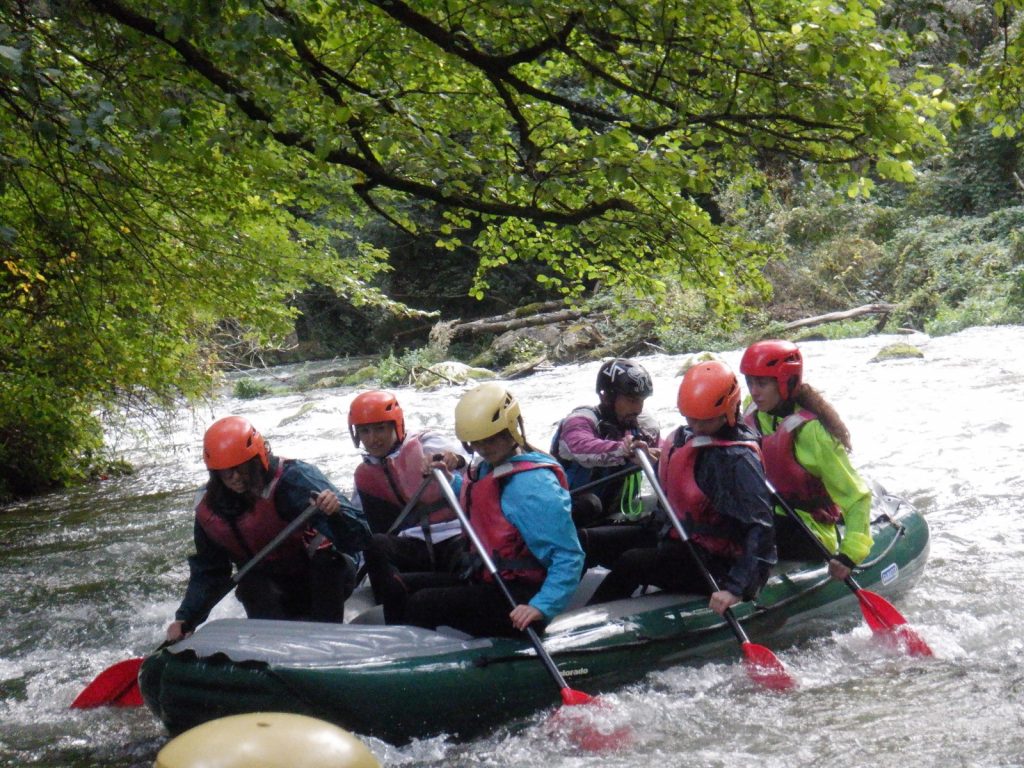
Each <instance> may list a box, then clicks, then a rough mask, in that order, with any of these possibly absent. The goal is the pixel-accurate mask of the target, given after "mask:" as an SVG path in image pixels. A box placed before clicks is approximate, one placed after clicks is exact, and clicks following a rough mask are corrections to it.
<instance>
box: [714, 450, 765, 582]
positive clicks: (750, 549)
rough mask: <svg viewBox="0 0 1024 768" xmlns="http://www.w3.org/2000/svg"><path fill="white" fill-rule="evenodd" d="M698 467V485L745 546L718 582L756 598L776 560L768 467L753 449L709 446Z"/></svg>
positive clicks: (742, 546) (732, 532)
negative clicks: (766, 474)
mask: <svg viewBox="0 0 1024 768" xmlns="http://www.w3.org/2000/svg"><path fill="white" fill-rule="evenodd" d="M705 456H706V460H704V461H701V462H700V463H699V464H698V467H697V477H696V479H697V485H698V486H699V487H700V489H701V490H702V491H704V493H705V494H706V495H707V496H708V498H709V499H710V500H711V504H712V506H714V508H715V509H716V510H717V511H718V512H719V514H721V515H723V516H724V517H725V518H726V519H727V528H728V529H729V530H730V532H731V534H730V535H731V538H732V539H733V540H734V541H736V542H737V543H739V544H740V546H741V548H742V552H741V554H740V556H739V557H738V558H737V559H736V561H735V562H734V563H733V564H732V566H731V567H730V568H729V572H728V574H727V576H726V577H725V578H724V579H722V580H721V582H720V583H719V585H718V586H719V587H721V588H722V589H727V590H729V591H730V592H732V593H733V594H734V595H739V596H741V597H743V599H744V600H750V599H752V598H753V597H754V596H755V595H756V594H757V592H758V590H760V589H761V587H762V586H763V585H764V582H765V581H766V580H767V578H768V571H769V569H770V568H771V567H772V566H773V565H774V564H775V563H776V562H777V559H778V558H777V555H776V551H775V528H774V524H773V518H772V515H773V514H774V510H773V508H772V503H771V498H770V496H769V495H768V489H767V488H766V486H765V478H764V469H763V468H762V466H761V462H760V460H759V459H758V458H757V456H756V454H754V452H753V451H751V450H749V449H747V448H741V447H730V448H725V449H713V450H709V451H706V452H705Z"/></svg>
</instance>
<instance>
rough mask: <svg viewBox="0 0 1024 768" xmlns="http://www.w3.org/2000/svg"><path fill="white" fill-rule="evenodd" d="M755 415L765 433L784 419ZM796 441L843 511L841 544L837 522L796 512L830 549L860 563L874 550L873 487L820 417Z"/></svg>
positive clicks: (801, 458)
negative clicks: (816, 518) (872, 535)
mask: <svg viewBox="0 0 1024 768" xmlns="http://www.w3.org/2000/svg"><path fill="white" fill-rule="evenodd" d="M755 417H756V419H757V424H758V427H759V428H760V431H761V433H762V434H764V435H771V434H774V433H775V430H776V428H777V427H778V425H779V424H780V423H781V421H782V417H779V416H773V415H771V414H770V413H762V412H760V411H755ZM793 445H794V449H795V450H794V453H795V455H796V460H797V461H798V462H799V463H800V465H801V466H802V467H803V468H804V469H806V470H807V471H808V472H810V473H811V474H812V475H814V476H815V477H817V478H818V479H819V480H821V482H822V483H823V484H824V486H825V490H826V491H828V495H829V496H830V497H831V498H832V501H834V502H835V503H836V506H838V507H839V509H840V510H841V511H842V513H843V523H844V528H845V531H844V535H843V541H842V544H841V545H840V544H839V537H838V533H837V531H836V526H834V525H830V524H829V523H821V522H818V521H817V520H815V519H814V518H813V517H811V516H810V514H808V513H807V512H804V511H803V510H802V509H798V510H797V514H799V515H800V518H801V519H802V520H803V521H804V522H805V523H807V526H808V527H809V528H810V529H811V530H812V531H814V534H815V535H816V536H817V537H818V539H819V541H821V543H822V544H824V545H825V546H826V547H828V549H829V551H830V552H836V551H837V546H838V552H837V554H840V555H846V557H848V558H849V559H850V561H851V562H853V563H855V564H856V563H860V562H861V561H862V560H863V559H864V558H865V557H867V556H868V553H869V552H870V551H871V544H872V538H871V490H870V489H869V488H868V486H867V483H865V482H864V480H863V479H862V478H861V476H860V475H858V474H857V471H856V470H855V469H854V468H853V466H852V465H851V464H850V457H849V455H848V454H847V453H846V449H845V448H843V446H842V445H840V444H839V442H838V441H837V440H836V439H835V438H834V437H832V435H830V434H829V433H828V432H827V431H825V427H824V426H822V424H821V422H820V421H817V420H815V421H809V422H807V423H806V424H804V425H803V426H802V427H800V429H799V430H798V431H797V433H796V437H795V439H794V441H793ZM775 513H776V514H778V515H784V514H786V513H785V510H783V509H782V508H781V507H776V508H775Z"/></svg>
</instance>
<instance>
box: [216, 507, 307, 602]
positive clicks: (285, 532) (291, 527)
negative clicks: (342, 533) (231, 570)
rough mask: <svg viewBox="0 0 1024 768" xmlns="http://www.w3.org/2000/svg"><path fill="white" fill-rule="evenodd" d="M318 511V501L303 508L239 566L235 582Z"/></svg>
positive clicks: (233, 578)
mask: <svg viewBox="0 0 1024 768" xmlns="http://www.w3.org/2000/svg"><path fill="white" fill-rule="evenodd" d="M316 511H317V507H316V503H312V504H310V505H309V506H308V507H306V508H305V509H304V510H302V512H301V513H300V514H299V516H298V517H296V518H295V519H294V520H292V521H291V522H290V523H288V525H286V526H285V527H284V528H282V529H281V532H280V533H279V534H277V536H275V537H274V538H272V539H271V540H270V541H269V542H268V543H267V545H266V546H265V547H263V549H261V550H260V551H259V552H257V553H256V554H255V555H253V558H252V560H250V561H249V562H247V563H246V564H245V565H243V566H242V567H241V568H239V569H238V571H237V572H236V573H235V575H234V576H232V577H231V580H232V581H233V582H234V583H235V584H237V583H238V582H240V581H241V580H242V579H243V578H245V574H247V573H248V572H249V571H251V570H252V569H253V568H255V567H256V566H257V565H259V564H260V563H261V562H262V561H263V558H265V557H266V556H267V555H269V554H270V553H271V552H273V551H274V550H275V549H277V548H278V547H279V546H281V542H282V541H284V540H285V539H287V538H288V537H289V536H291V535H292V534H293V533H295V531H296V530H298V529H299V528H300V527H302V526H303V525H304V524H305V523H306V521H307V520H309V518H311V517H312V516H313V515H314V514H316Z"/></svg>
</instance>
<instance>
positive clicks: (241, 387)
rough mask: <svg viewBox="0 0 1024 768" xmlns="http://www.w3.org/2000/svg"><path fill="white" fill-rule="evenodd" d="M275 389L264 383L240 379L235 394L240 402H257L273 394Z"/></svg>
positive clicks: (235, 387) (236, 383)
mask: <svg viewBox="0 0 1024 768" xmlns="http://www.w3.org/2000/svg"><path fill="white" fill-rule="evenodd" d="M274 391H275V389H274V388H273V387H271V386H270V385H269V384H267V383H266V382H263V381H256V380H255V379H239V380H238V381H236V382H235V386H234V389H233V394H234V396H235V397H237V398H239V399H240V400H256V399H258V398H261V397H266V396H268V395H271V394H273V393H274Z"/></svg>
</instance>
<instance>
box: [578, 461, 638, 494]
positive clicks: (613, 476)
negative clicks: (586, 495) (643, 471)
mask: <svg viewBox="0 0 1024 768" xmlns="http://www.w3.org/2000/svg"><path fill="white" fill-rule="evenodd" d="M639 471H640V467H637V466H635V465H634V466H631V467H624V468H623V469H619V470H616V471H615V472H612V473H611V474H610V475H605V476H604V477H599V478H597V480H591V481H590V482H589V483H584V484H583V485H581V486H579V487H578V488H573V489H572V490H571V491H569V494H570V495H571V496H576V495H577V494H580V493H583V492H584V491H589V490H590V489H591V488H596V487H597V486H599V485H604V484H605V483H607V482H611V481H612V480H618V479H619V478H620V477H625V476H626V475H631V474H633V473H634V472H639Z"/></svg>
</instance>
